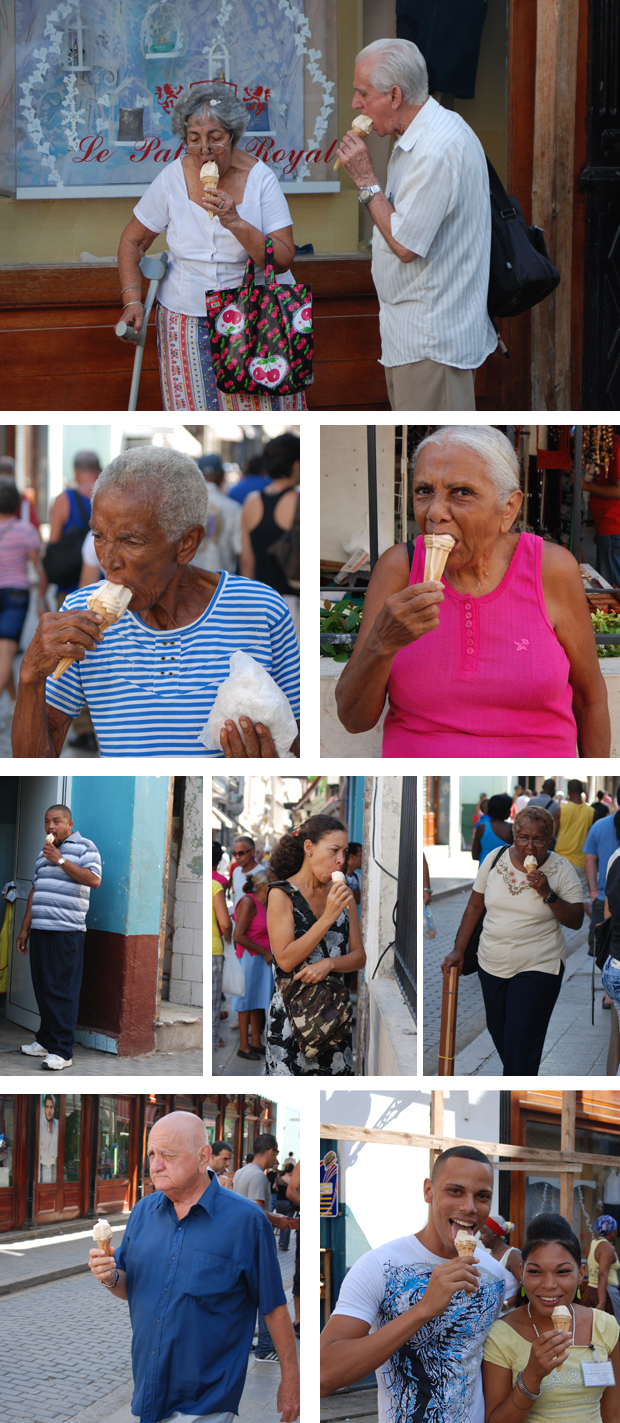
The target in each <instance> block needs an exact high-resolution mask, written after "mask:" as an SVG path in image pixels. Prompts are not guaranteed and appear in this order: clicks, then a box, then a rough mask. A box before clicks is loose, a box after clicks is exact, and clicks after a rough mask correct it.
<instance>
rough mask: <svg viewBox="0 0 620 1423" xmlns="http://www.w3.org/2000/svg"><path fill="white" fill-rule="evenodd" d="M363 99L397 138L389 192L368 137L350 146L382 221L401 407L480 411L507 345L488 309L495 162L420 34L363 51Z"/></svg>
mask: <svg viewBox="0 0 620 1423" xmlns="http://www.w3.org/2000/svg"><path fill="white" fill-rule="evenodd" d="M353 86H354V97H353V108H354V109H357V110H358V112H361V113H362V114H365V115H366V116H367V117H368V118H370V119H372V127H373V129H374V132H375V133H376V134H378V135H379V136H380V137H382V138H387V137H390V138H393V139H394V147H393V150H392V155H391V158H390V161H389V163H388V169H387V182H386V187H385V192H384V191H383V189H382V187H381V184H380V183H379V182H378V181H377V177H376V174H375V171H374V168H373V164H372V159H371V157H370V153H369V151H368V148H367V146H366V144H365V142H364V140H363V139H362V138H361V137H360V136H359V134H357V133H355V132H354V130H350V131H349V133H347V134H346V136H345V137H344V138H343V139H342V142H341V144H340V147H339V149H338V157H339V159H340V161H341V163H342V166H343V168H344V169H345V170H346V172H347V173H348V174H349V176H350V177H351V178H352V179H353V182H354V183H355V185H356V187H357V188H358V189H359V200H360V203H362V204H363V205H364V206H365V207H366V208H367V209H368V212H369V213H370V216H371V218H372V221H373V224H374V231H373V241H372V276H373V281H374V284H375V287H376V290H377V296H378V298H379V324H380V328H381V364H382V365H383V367H384V369H385V378H386V384H387V393H388V398H389V401H390V405H391V407H392V410H475V408H476V402H475V398H474V371H475V369H476V367H477V366H481V365H482V363H483V361H485V360H486V357H487V356H488V355H490V353H491V351H494V350H495V347H496V345H497V333H496V331H495V329H494V327H493V323H492V321H491V319H490V317H489V313H488V311H487V298H488V290H489V262H490V253H491V206H490V199H489V173H488V169H487V164H486V159H485V156H484V151H483V148H482V145H481V143H480V141H479V139H478V138H477V137H476V135H475V133H474V132H473V130H472V129H471V128H469V126H468V124H466V123H465V120H464V119H462V118H461V117H460V115H459V114H456V113H454V112H452V111H450V110H448V109H446V108H444V107H443V106H442V105H441V104H438V103H437V101H436V100H435V99H432V98H429V93H428V72H427V68H426V63H425V60H424V58H423V56H422V54H421V53H420V50H419V49H418V47H417V45H415V44H412V42H411V41H410V40H401V39H380V40H375V41H374V43H373V44H369V45H367V46H366V48H365V49H363V50H361V52H360V53H359V54H358V56H357V59H356V61H355V73H354V77H353Z"/></svg>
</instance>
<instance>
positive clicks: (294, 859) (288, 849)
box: [269, 815, 348, 880]
mask: <svg viewBox="0 0 620 1423" xmlns="http://www.w3.org/2000/svg"><path fill="white" fill-rule="evenodd" d="M334 830H338V831H342V832H344V834H345V835H346V834H347V833H348V832H347V827H346V825H343V824H342V821H341V820H336V819H335V817H334V816H333V815H311V816H310V818H309V820H306V821H305V822H304V824H303V825H300V826H299V828H298V829H297V830H296V831H295V834H294V835H283V836H282V839H281V840H278V843H277V845H276V847H275V849H274V850H272V851H271V856H270V859H269V864H270V865H271V868H272V870H273V872H274V874H275V876H276V879H279V880H282V879H290V877H291V875H296V874H297V872H298V871H299V870H300V869H301V867H302V865H303V862H304V841H305V840H311V841H312V844H313V845H317V844H318V842H319V840H323V839H324V837H325V836H326V835H331V833H332V831H334Z"/></svg>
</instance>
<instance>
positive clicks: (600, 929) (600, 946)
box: [594, 919, 614, 971]
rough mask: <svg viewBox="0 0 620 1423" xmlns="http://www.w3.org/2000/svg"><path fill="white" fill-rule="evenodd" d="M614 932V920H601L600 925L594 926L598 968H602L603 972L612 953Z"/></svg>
mask: <svg viewBox="0 0 620 1423" xmlns="http://www.w3.org/2000/svg"><path fill="white" fill-rule="evenodd" d="M613 931H614V921H613V919H601V922H600V924H595V925H594V957H595V959H596V967H597V968H600V969H601V971H602V970H603V969H604V967H605V964H606V963H607V960H608V958H609V955H610V953H611V951H612V949H611V940H612V936H613Z"/></svg>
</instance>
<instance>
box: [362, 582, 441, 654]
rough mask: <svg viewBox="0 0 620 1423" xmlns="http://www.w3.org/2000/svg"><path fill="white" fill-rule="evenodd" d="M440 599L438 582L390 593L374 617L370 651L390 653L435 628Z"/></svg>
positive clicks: (395, 651) (415, 585) (397, 650)
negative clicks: (371, 648)
mask: <svg viewBox="0 0 620 1423" xmlns="http://www.w3.org/2000/svg"><path fill="white" fill-rule="evenodd" d="M443 600H444V590H443V587H442V584H441V583H436V582H432V583H413V584H412V585H411V587H409V588H401V589H400V591H399V592H398V593H391V594H390V596H389V598H386V600H385V603H384V605H383V607H382V609H381V612H380V613H379V616H378V618H377V619H376V622H375V625H374V627H373V629H372V632H371V633H370V636H369V638H368V641H369V643H371V644H372V647H373V650H375V651H377V652H378V653H380V654H385V653H386V652H389V653H391V654H392V655H393V656H394V655H395V654H396V653H397V652H400V650H401V647H408V646H409V643H410V642H417V640H418V638H420V637H424V634H425V633H427V632H433V631H434V629H435V628H436V627H439V608H440V606H441V604H442V603H443Z"/></svg>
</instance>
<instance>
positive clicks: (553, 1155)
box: [321, 1122, 613, 1171]
mask: <svg viewBox="0 0 620 1423" xmlns="http://www.w3.org/2000/svg"><path fill="white" fill-rule="evenodd" d="M321 1136H325V1137H332V1138H333V1139H334V1140H335V1141H367V1142H369V1143H371V1144H374V1145H375V1146H419V1147H422V1148H423V1149H424V1150H426V1151H429V1150H431V1149H432V1148H436V1149H437V1150H438V1151H447V1150H448V1147H450V1146H477V1147H478V1150H479V1151H484V1153H485V1155H486V1156H506V1157H508V1158H509V1159H510V1158H517V1159H519V1160H521V1161H523V1162H525V1164H526V1165H527V1164H528V1163H530V1164H533V1165H535V1164H536V1163H537V1162H538V1163H544V1164H545V1165H548V1164H549V1162H550V1161H552V1162H553V1163H554V1166H555V1168H556V1170H557V1171H561V1170H562V1169H563V1168H564V1169H567V1167H568V1166H569V1165H570V1166H572V1165H577V1164H578V1165H580V1166H607V1167H609V1163H610V1161H611V1160H613V1158H612V1157H609V1156H602V1155H601V1156H597V1155H595V1154H594V1153H593V1152H589V1151H571V1152H562V1151H557V1152H556V1151H549V1150H546V1151H542V1150H540V1149H539V1148H538V1147H533V1146H508V1145H507V1144H506V1143H505V1142H495V1141H471V1140H469V1139H468V1138H466V1137H463V1136H434V1135H433V1134H432V1133H430V1132H429V1133H428V1135H423V1134H422V1133H421V1132H406V1131H389V1130H380V1129H378V1128H375V1127H352V1126H343V1125H342V1123H340V1122H338V1123H335V1122H323V1123H322V1124H321ZM493 1164H494V1165H496V1166H499V1165H501V1164H502V1163H497V1162H494V1163H493Z"/></svg>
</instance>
